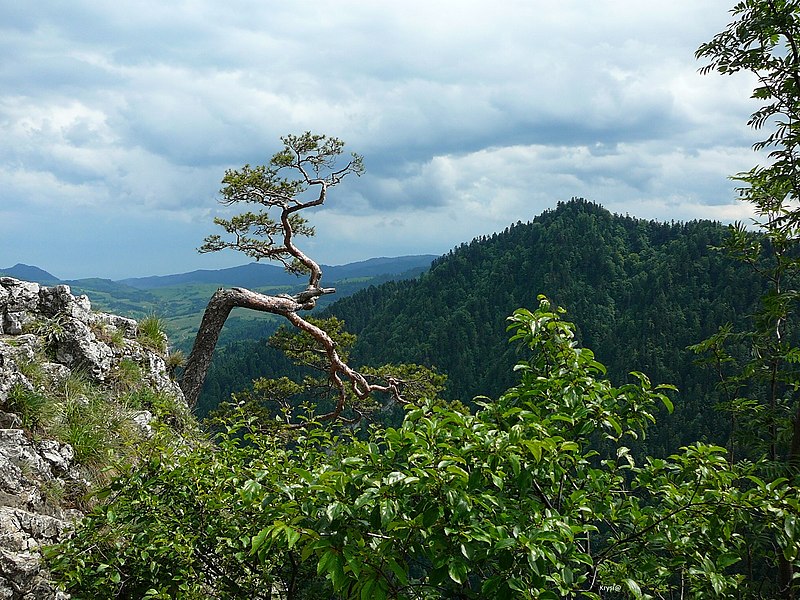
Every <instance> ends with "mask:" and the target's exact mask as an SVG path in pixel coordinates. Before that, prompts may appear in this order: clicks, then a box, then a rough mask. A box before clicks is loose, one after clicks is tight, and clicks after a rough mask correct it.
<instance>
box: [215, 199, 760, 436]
mask: <svg viewBox="0 0 800 600" xmlns="http://www.w3.org/2000/svg"><path fill="white" fill-rule="evenodd" d="M725 231H726V230H725V228H724V227H723V226H721V225H720V224H718V223H713V222H710V221H694V222H690V223H671V224H670V223H660V222H655V221H645V220H641V219H636V218H632V217H628V216H618V215H612V214H611V213H609V212H608V211H607V210H605V209H604V208H602V207H601V206H599V205H597V204H594V203H591V202H588V201H586V200H582V199H574V200H572V201H570V202H566V203H559V204H558V206H557V208H556V209H554V210H551V211H547V212H545V213H543V214H542V215H540V216H538V217H536V218H535V219H534V220H533V221H532V222H530V223H517V224H515V225H512V226H510V227H508V228H507V229H506V230H504V231H503V232H501V233H496V234H494V235H492V236H485V237H481V238H477V239H475V240H473V241H472V242H471V243H469V244H462V245H461V246H460V247H458V248H456V249H454V250H452V251H451V252H450V253H449V254H447V255H445V256H443V257H441V258H439V259H437V260H436V261H434V263H433V265H432V267H431V270H430V271H429V272H428V273H425V274H424V275H422V276H421V277H420V278H418V279H416V280H409V281H400V282H390V283H386V284H383V285H381V286H377V287H374V286H373V287H370V288H368V289H365V290H363V291H361V292H358V293H356V294H354V295H353V296H350V297H348V298H344V299H342V300H339V301H338V302H336V303H335V304H333V305H332V306H331V307H330V308H329V309H328V311H327V312H328V313H330V314H332V315H335V316H337V317H339V318H342V319H344V321H345V322H346V324H347V328H348V330H349V331H351V332H353V333H356V334H357V335H358V342H357V344H356V347H355V349H354V352H353V358H354V362H355V363H356V364H369V365H380V364H384V363H390V362H391V363H401V362H415V363H420V364H424V365H426V366H435V367H436V368H438V369H439V370H440V371H442V372H444V373H446V374H447V375H448V377H449V387H448V395H449V396H450V397H452V398H458V399H461V400H467V401H468V400H470V399H472V398H473V397H474V396H476V395H481V394H485V395H488V396H490V397H495V396H496V395H498V394H500V393H501V392H502V391H503V390H505V389H506V388H507V387H509V386H510V385H512V384H513V382H514V374H513V373H512V372H511V367H512V366H513V365H514V364H515V362H516V361H517V360H518V358H519V357H518V355H517V351H516V347H515V346H514V345H512V344H509V343H508V335H507V333H506V326H507V321H506V317H507V316H508V315H509V314H511V312H512V311H513V310H514V309H516V308H518V307H533V306H535V305H536V304H537V302H536V296H537V295H538V294H545V295H547V296H548V297H550V298H551V299H552V300H553V302H554V303H556V304H558V305H561V306H563V307H565V308H566V309H567V310H568V314H567V318H568V319H569V320H572V321H574V322H575V323H576V324H577V326H578V335H579V336H580V338H581V343H582V344H583V345H584V346H586V347H588V348H591V349H593V350H594V351H595V353H596V355H597V358H598V360H600V361H601V362H603V363H604V364H605V365H607V366H608V369H609V373H608V374H609V377H610V378H611V379H612V380H613V381H615V382H618V383H621V382H624V381H625V380H626V378H627V377H628V375H627V372H626V371H627V369H630V368H635V369H637V370H639V371H642V372H643V373H645V374H646V375H648V376H649V377H651V378H652V379H653V381H654V382H659V383H661V382H663V383H673V384H675V385H677V386H678V387H679V389H680V393H679V394H678V395H677V396H676V414H675V415H673V416H672V417H669V418H665V419H663V420H662V425H663V427H660V428H659V432H657V433H656V436H655V438H654V439H651V440H650V442H649V448H650V449H651V450H654V451H657V450H658V449H665V448H674V447H676V443H681V442H682V441H683V440H688V439H689V438H691V439H709V440H722V439H724V437H725V436H726V429H725V428H726V421H725V417H724V415H721V414H719V413H716V412H715V411H714V410H713V405H714V403H715V401H714V398H715V393H714V385H715V379H714V375H713V373H711V372H709V371H708V370H706V369H703V368H701V367H699V366H697V365H696V364H694V361H695V358H696V357H695V356H694V354H693V353H692V352H691V351H689V350H687V346H688V345H690V344H695V343H697V342H699V341H700V340H702V339H704V338H706V337H708V336H709V335H711V334H712V333H714V332H715V331H716V330H717V328H718V327H719V326H720V325H722V324H724V323H726V322H729V321H730V322H737V321H740V320H742V319H744V318H746V316H747V315H748V314H750V313H751V312H752V309H753V307H754V305H755V303H756V301H757V298H758V297H759V295H760V293H761V291H762V289H761V283H760V282H759V280H758V279H757V278H756V277H755V276H754V275H753V274H752V273H751V272H750V270H749V269H748V268H746V267H744V266H742V265H741V264H739V263H736V262H734V261H732V260H730V259H728V258H727V257H725V256H724V254H722V253H720V252H718V251H715V250H713V249H711V246H717V245H720V244H721V242H722V240H723V237H724V235H725ZM245 357H246V358H245ZM275 360H276V359H275V355H274V351H272V350H271V349H269V348H266V347H265V344H263V343H262V344H254V343H247V344H241V345H238V346H236V347H231V348H229V349H227V350H224V351H223V352H221V353H220V355H219V356H218V357H217V359H216V360H215V365H214V367H213V369H212V372H211V373H209V380H208V392H210V393H213V395H214V396H216V397H220V396H222V397H224V396H226V395H227V394H228V393H229V392H230V391H235V389H241V388H242V387H244V386H245V385H246V383H247V380H248V379H251V378H253V377H256V376H260V375H271V374H273V371H272V369H271V368H270V365H271V364H275ZM245 363H246V364H245ZM282 366H285V365H282ZM209 395H210V394H207V395H206V402H207V401H208V400H209Z"/></svg>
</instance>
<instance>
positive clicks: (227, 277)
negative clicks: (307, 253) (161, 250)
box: [119, 254, 437, 290]
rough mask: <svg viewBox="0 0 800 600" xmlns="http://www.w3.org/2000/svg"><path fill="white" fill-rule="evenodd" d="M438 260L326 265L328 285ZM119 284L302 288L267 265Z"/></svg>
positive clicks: (399, 259)
mask: <svg viewBox="0 0 800 600" xmlns="http://www.w3.org/2000/svg"><path fill="white" fill-rule="evenodd" d="M436 258H437V256H436V255H433V254H423V255H414V256H398V257H395V258H386V257H381V258H370V259H368V260H362V261H359V262H354V263H348V264H345V265H338V266H330V265H322V271H323V273H324V280H325V281H340V280H342V279H352V278H359V277H375V276H378V275H397V274H400V273H407V272H408V271H418V273H421V272H423V271H426V270H427V269H428V267H430V264H431V262H433V260H434V259H436ZM119 283H123V284H125V285H129V286H131V287H135V288H138V289H143V290H151V289H156V288H162V287H169V286H173V285H184V284H189V283H214V284H218V285H238V286H240V287H263V286H272V285H299V284H302V283H303V281H302V278H298V277H296V276H295V275H292V274H290V273H287V272H286V270H285V269H284V268H283V267H279V266H277V265H273V264H265V263H258V262H254V263H249V264H246V265H241V266H238V267H230V268H227V269H217V270H207V269H201V270H197V271H191V272H189V273H178V274H176V275H161V276H152V277H133V278H129V279H122V280H120V281H119Z"/></svg>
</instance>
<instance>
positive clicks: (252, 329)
mask: <svg viewBox="0 0 800 600" xmlns="http://www.w3.org/2000/svg"><path fill="white" fill-rule="evenodd" d="M434 258H436V257H435V256H434V255H417V256H400V257H395V258H385V257H384V258H371V259H369V260H365V261H360V262H355V263H350V264H346V265H338V266H323V270H324V277H323V282H324V284H325V285H326V286H332V287H335V288H336V294H335V295H328V296H323V297H322V298H320V300H319V302H318V307H319V308H323V307H325V306H327V305H329V304H331V303H332V302H333V301H334V300H335V299H336V298H342V297H345V296H347V295H349V294H353V293H355V292H357V291H358V290H361V289H363V288H365V287H368V286H369V285H378V284H381V283H384V282H386V281H391V280H396V279H409V278H412V277H416V276H418V275H419V274H421V273H423V272H424V271H426V270H427V269H428V268H429V267H430V264H431V261H432V260H433V259H434ZM4 274H7V275H9V276H11V277H15V278H17V279H24V280H27V281H35V282H37V283H40V284H43V285H57V284H60V283H63V284H68V285H69V286H70V288H71V289H72V292H73V293H75V294H86V295H87V296H89V298H90V299H91V300H92V305H93V307H94V308H95V309H96V310H102V311H105V312H111V313H114V314H120V315H124V316H127V317H132V318H136V319H141V318H143V317H145V316H147V315H152V314H155V315H158V316H159V317H161V318H162V320H163V321H164V327H165V329H166V331H167V333H168V335H169V337H170V340H171V342H172V343H173V345H174V346H175V347H177V348H180V349H182V350H184V351H188V350H189V348H190V346H191V343H192V340H193V339H194V335H195V333H196V331H197V328H198V327H199V325H200V319H201V317H202V314H203V311H204V310H205V307H206V304H207V303H208V300H209V299H210V298H211V296H212V295H213V293H214V292H215V291H216V290H217V288H219V287H220V286H240V287H247V288H250V289H253V290H256V291H261V292H264V293H270V294H272V293H291V292H294V291H299V290H300V289H302V288H303V287H304V285H305V282H304V281H303V279H302V278H298V277H295V276H294V275H290V274H288V273H286V271H285V270H284V269H283V268H282V267H278V266H276V265H272V264H264V263H251V264H247V265H242V266H239V267H232V268H228V269H218V270H198V271H192V272H189V273H178V274H175V275H166V276H152V277H139V278H130V279H123V280H120V281H112V280H110V279H100V278H86V279H74V280H61V279H58V278H57V277H55V276H53V275H51V274H50V273H48V272H47V271H44V270H42V269H40V268H38V267H32V266H28V265H21V264H19V265H15V266H14V267H11V268H9V269H0V275H4ZM279 322H280V320H279V319H278V318H276V317H275V316H274V315H268V314H264V313H257V312H253V311H245V310H242V309H235V310H234V312H233V314H232V315H231V317H230V319H229V320H228V322H227V323H226V325H225V328H224V329H223V332H222V337H221V338H220V344H223V345H224V344H226V343H229V342H231V341H235V340H241V339H258V338H260V337H263V336H267V335H270V334H271V333H272V332H273V331H274V330H275V327H276V326H277V323H279Z"/></svg>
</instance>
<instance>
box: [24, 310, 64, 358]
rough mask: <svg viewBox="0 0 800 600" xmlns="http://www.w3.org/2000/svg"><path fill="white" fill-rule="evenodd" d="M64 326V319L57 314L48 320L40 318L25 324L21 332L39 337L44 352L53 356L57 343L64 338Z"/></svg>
mask: <svg viewBox="0 0 800 600" xmlns="http://www.w3.org/2000/svg"><path fill="white" fill-rule="evenodd" d="M66 324H67V319H66V317H64V315H61V314H59V315H55V316H53V317H49V318H48V317H42V318H40V319H36V320H34V321H31V322H30V323H26V324H25V326H24V327H23V331H24V332H25V333H33V334H35V335H37V336H39V337H41V338H42V340H43V341H44V345H45V351H46V352H47V353H48V354H49V355H54V354H55V351H56V347H57V346H58V343H59V342H60V341H62V340H63V339H64V338H65V337H66V334H67V332H66V329H65V327H66Z"/></svg>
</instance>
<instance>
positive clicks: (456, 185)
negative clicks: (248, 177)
mask: <svg viewBox="0 0 800 600" xmlns="http://www.w3.org/2000/svg"><path fill="white" fill-rule="evenodd" d="M728 8H729V2H727V1H726V2H722V1H721V0H709V1H707V2H702V3H698V2H690V1H689V0H680V1H676V2H671V3H667V4H659V5H658V6H656V5H653V4H652V3H641V2H633V1H632V0H602V1H598V2H592V3H587V2H584V1H578V0H563V1H562V2H559V3H552V2H544V1H530V0H525V1H523V0H514V1H509V2H506V3H501V4H498V3H497V2H489V1H488V0H461V1H459V2H455V1H452V2H451V1H443V2H435V3H432V2H426V1H423V0H409V1H408V2H403V3H375V2H366V1H363V0H337V1H336V2H333V1H332V0H324V1H322V2H314V3H299V4H298V3H286V2H277V1H275V0H268V1H265V2H258V3H256V2H247V1H242V0H232V1H231V2H227V3H225V4H220V3H217V2H210V1H208V0H205V1H203V0H192V1H189V0H187V1H185V2H173V3H164V2H155V1H152V2H151V1H148V2H137V3H131V2H127V1H122V2H117V3H98V2H93V1H90V0H76V1H75V2H70V3H63V2H56V1H54V0H42V2H37V3H35V4H31V5H29V6H28V5H26V7H25V8H24V9H22V10H21V9H19V8H18V7H15V6H12V5H11V3H5V5H3V6H1V7H0V34H2V35H0V52H2V53H3V54H2V55H3V56H4V57H5V58H4V59H0V61H1V62H0V140H1V141H0V210H3V211H5V215H4V216H5V217H6V222H11V221H14V222H16V223H20V222H25V221H26V220H30V219H31V218H32V217H31V214H32V213H31V214H29V213H26V212H24V211H29V212H30V211H34V210H36V211H38V210H39V209H40V208H41V207H49V208H50V209H51V212H49V213H48V212H46V211H45V212H37V213H36V218H37V219H43V220H45V221H47V219H52V220H53V221H52V223H49V224H47V226H48V228H49V229H52V230H55V227H56V226H57V225H61V226H64V225H66V224H68V223H67V221H68V220H69V219H71V218H73V217H71V216H70V215H71V214H76V216H75V217H74V218H80V219H82V220H83V221H84V222H85V223H91V222H97V223H109V222H118V223H119V226H120V227H142V228H148V227H149V229H148V231H156V230H158V231H161V230H162V227H161V225H163V224H164V223H169V224H170V225H171V226H173V227H175V228H176V233H175V235H174V236H173V237H175V238H183V239H195V238H197V239H202V235H203V234H204V233H205V232H206V230H207V229H208V226H207V225H206V224H205V222H207V220H209V219H210V213H213V211H214V210H215V209H216V207H215V205H214V202H213V198H214V195H215V192H216V189H217V187H218V182H219V179H220V178H221V176H222V174H223V172H224V170H225V168H228V167H237V166H240V165H241V164H243V163H244V162H250V163H259V162H263V161H265V160H267V159H268V157H269V156H270V155H271V154H272V152H274V150H275V149H277V140H278V136H280V135H282V134H285V133H289V132H299V131H303V130H307V129H313V130H315V131H317V132H326V133H329V134H331V135H336V136H339V137H341V138H343V139H345V140H346V141H347V142H348V148H350V149H353V150H355V151H358V152H360V153H362V154H364V155H365V158H366V164H367V168H368V176H367V177H365V178H363V179H360V180H354V181H351V182H348V183H347V184H346V185H344V186H343V187H342V188H341V189H340V190H339V195H338V196H336V195H334V197H333V198H332V201H333V205H332V206H331V207H330V208H327V209H325V210H323V211H320V212H319V213H318V215H316V217H317V218H318V219H319V221H318V223H319V227H318V229H319V231H320V236H319V238H318V239H316V240H314V242H313V244H314V247H315V248H316V249H318V250H319V252H320V253H321V254H323V255H328V256H341V257H343V258H341V259H339V260H340V261H341V260H354V259H361V258H366V257H368V256H371V255H378V254H381V255H387V254H394V253H402V254H407V253H413V252H438V251H443V250H446V249H448V248H449V247H451V246H453V245H455V244H457V243H458V242H460V241H464V240H467V239H469V238H470V237H472V236H473V235H478V234H482V233H489V232H491V231H494V230H497V229H502V228H504V227H505V226H507V225H508V224H509V223H511V222H514V221H516V220H518V219H522V220H528V219H530V218H532V217H533V216H535V215H536V214H537V213H539V212H541V210H544V209H546V208H550V207H552V206H553V205H554V204H555V202H556V201H558V200H566V199H569V198H570V197H572V196H584V197H586V198H588V199H590V200H595V201H598V202H601V203H603V204H605V205H607V206H608V207H609V208H610V209H612V210H617V211H620V212H630V214H632V215H639V216H643V217H646V218H653V217H659V218H662V217H663V218H679V219H680V218H687V219H688V218H695V217H701V216H703V215H707V216H709V217H712V218H728V216H731V217H732V218H738V216H739V215H740V214H741V210H742V209H741V207H739V206H738V205H737V204H736V203H735V202H733V201H732V200H731V198H732V192H731V189H732V185H731V184H730V183H729V182H728V181H726V179H725V177H726V176H727V175H729V174H731V173H735V172H737V171H739V170H742V169H746V168H749V167H750V166H752V164H754V163H755V162H756V161H757V157H755V156H753V155H752V153H750V151H749V146H750V144H751V143H752V141H753V139H754V137H753V135H752V133H750V132H748V131H747V129H746V127H745V121H746V118H747V115H748V114H749V112H751V111H752V108H753V105H752V102H751V101H750V100H748V96H749V90H750V89H751V88H752V82H751V81H749V80H747V78H746V77H738V78H722V77H719V76H715V75H710V76H707V77H701V76H700V75H698V74H697V68H698V66H699V64H697V63H696V62H695V61H694V58H693V53H694V50H695V48H696V47H697V46H698V45H699V44H700V43H701V42H703V41H705V40H707V39H709V38H710V37H711V36H712V35H713V34H714V33H715V32H716V31H718V30H720V29H721V28H722V27H723V26H724V25H725V23H726V22H727V20H728V14H727V10H728ZM337 201H338V202H340V204H338V205H337V204H336V202H337ZM11 207H13V208H11ZM20 211H23V212H20ZM78 213H79V216H77V214H78ZM724 215H727V216H724ZM133 216H135V217H136V218H132V217H133ZM155 220H157V221H158V226H155V225H153V223H155ZM148 223H150V224H151V225H148ZM76 227H77V226H76ZM328 227H329V228H331V231H329V232H327V231H325V229H326V228H328ZM181 228H184V229H181ZM179 229H180V232H178V230H179ZM81 231H87V230H86V229H81ZM142 235H143V236H146V235H147V234H146V233H145V232H143V233H142ZM166 237H167V238H169V237H170V236H166ZM148 239H150V243H153V244H156V245H159V244H162V242H161V241H159V240H158V239H151V238H149V237H148ZM197 243H199V242H197ZM172 244H173V242H172V241H171V240H170V239H165V240H163V245H164V247H165V248H171V246H172ZM15 248H17V252H19V253H23V254H24V252H25V251H26V249H27V250H28V251H29V252H31V253H33V249H32V246H31V242H29V241H26V238H24V237H22V236H20V238H19V239H16V240H15ZM103 251H104V252H113V247H111V248H108V249H106V248H104V250H103ZM4 252H5V251H4ZM129 255H130V253H121V254H120V257H119V258H118V263H119V264H120V267H119V275H120V276H125V275H144V274H151V273H154V272H157V271H161V270H163V269H165V268H166V267H165V265H163V264H161V263H159V262H154V263H151V264H147V263H144V262H143V261H141V260H140V261H138V262H137V263H136V264H133V263H130V264H127V265H125V261H126V260H128V257H129ZM10 258H11V256H10V255H9V256H6V254H4V253H2V252H0V266H3V265H4V263H6V262H9V259H10ZM23 259H24V256H21V257H20V260H23ZM53 260H56V259H55V258H54V259H53ZM186 260H187V263H186V269H189V268H196V267H198V266H202V265H203V264H206V265H208V264H210V263H209V262H205V263H203V262H200V260H204V261H209V260H210V259H209V258H202V259H198V262H192V261H193V260H194V259H189V258H186ZM230 260H231V261H232V262H238V261H240V260H241V259H236V258H235V257H233V258H231V259H230ZM23 262H24V260H23ZM190 263H191V264H190ZM41 266H43V267H47V266H48V265H47V264H42V265H41ZM68 269H69V265H68V264H67V265H65V266H64V267H63V269H62V272H66V271H67V270H68ZM179 270H180V269H179ZM112 271H113V269H112ZM112 271H109V273H111V272H112Z"/></svg>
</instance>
